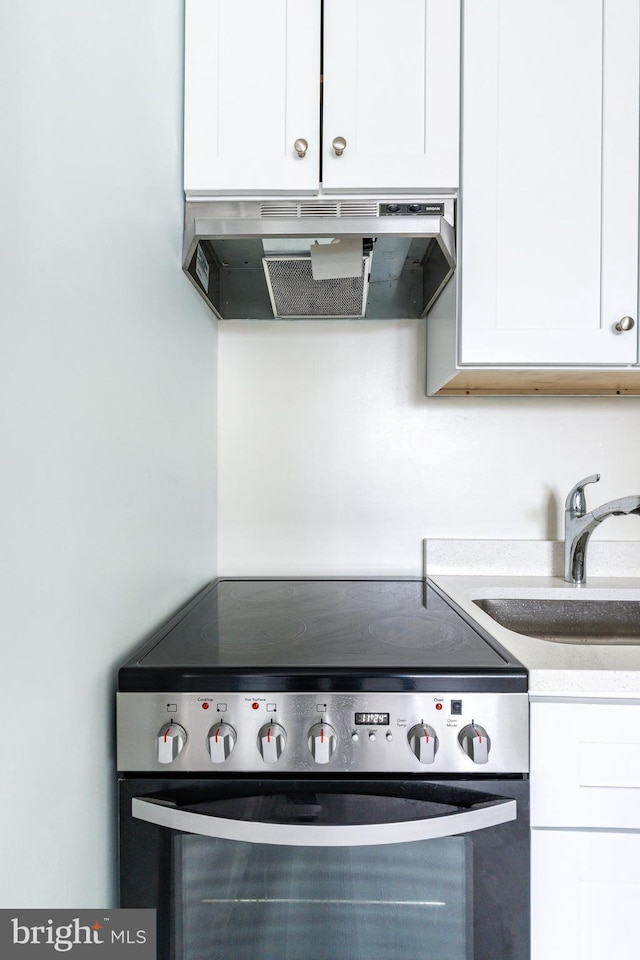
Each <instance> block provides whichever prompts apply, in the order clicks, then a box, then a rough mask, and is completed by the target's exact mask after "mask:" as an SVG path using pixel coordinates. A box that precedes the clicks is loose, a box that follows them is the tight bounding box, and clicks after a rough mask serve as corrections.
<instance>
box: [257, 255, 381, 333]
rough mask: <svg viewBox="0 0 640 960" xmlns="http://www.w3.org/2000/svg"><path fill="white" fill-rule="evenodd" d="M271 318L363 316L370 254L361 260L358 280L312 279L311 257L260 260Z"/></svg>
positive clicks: (365, 306) (356, 278)
mask: <svg viewBox="0 0 640 960" xmlns="http://www.w3.org/2000/svg"><path fill="white" fill-rule="evenodd" d="M262 264H263V266H264V272H265V276H266V278H267V285H268V287H269V297H270V299H271V307H272V309H273V315H274V317H276V318H280V319H283V320H284V319H293V318H302V317H305V318H307V319H311V318H313V317H318V318H320V317H322V318H326V317H344V318H347V319H348V318H354V317H364V315H365V313H366V310H367V294H368V292H369V275H370V272H371V254H367V256H365V257H363V270H362V274H361V276H359V277H347V278H345V279H339V280H314V279H313V276H312V273H311V257H263V258H262Z"/></svg>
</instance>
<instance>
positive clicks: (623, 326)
mask: <svg viewBox="0 0 640 960" xmlns="http://www.w3.org/2000/svg"><path fill="white" fill-rule="evenodd" d="M635 325H636V322H635V320H634V319H633V317H623V318H622V320H618V322H617V323H616V326H615V329H616V330H617V331H618V333H623V332H624V331H625V330H633V328H634V327H635Z"/></svg>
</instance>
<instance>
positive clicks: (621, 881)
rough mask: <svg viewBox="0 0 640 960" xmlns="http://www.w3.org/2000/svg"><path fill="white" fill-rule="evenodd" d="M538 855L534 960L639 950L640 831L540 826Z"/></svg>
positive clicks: (534, 854) (592, 959)
mask: <svg viewBox="0 0 640 960" xmlns="http://www.w3.org/2000/svg"><path fill="white" fill-rule="evenodd" d="M531 858H532V867H531V871H532V872H531V889H532V907H531V910H532V917H531V930H532V935H531V944H532V951H531V957H532V960H543V958H544V960H604V958H607V957H620V958H623V957H624V958H629V957H635V956H637V955H638V954H639V953H640V930H639V929H638V903H639V898H640V833H625V832H623V831H598V830H593V831H587V830H548V829H545V830H537V829H534V830H533V831H532V849H531Z"/></svg>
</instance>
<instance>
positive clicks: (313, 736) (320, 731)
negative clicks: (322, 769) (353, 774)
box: [308, 723, 338, 763]
mask: <svg viewBox="0 0 640 960" xmlns="http://www.w3.org/2000/svg"><path fill="white" fill-rule="evenodd" d="M308 743H309V750H310V751H311V756H312V757H313V759H314V760H315V762H316V763H329V760H331V757H332V756H333V755H334V753H335V752H336V747H337V745H338V736H337V734H336V732H335V730H334V729H333V727H332V726H331V725H330V724H328V723H314V725H313V726H312V727H311V729H310V730H309V740H308Z"/></svg>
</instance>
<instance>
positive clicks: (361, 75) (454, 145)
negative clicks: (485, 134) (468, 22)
mask: <svg viewBox="0 0 640 960" xmlns="http://www.w3.org/2000/svg"><path fill="white" fill-rule="evenodd" d="M323 73H324V82H323V89H324V92H323V131H324V137H323V156H322V181H323V186H324V188H325V189H326V190H337V191H339V190H361V189H365V190H366V189H371V190H385V189H388V190H395V189H410V190H425V189H427V190H432V189H442V190H454V189H456V188H457V186H458V168H459V159H458V153H459V94H460V80H459V75H460V2H459V0H398V2H396V3H389V0H325V4H324V70H323ZM336 137H343V138H344V139H345V140H346V142H347V146H346V149H345V151H344V153H343V154H342V156H339V157H338V156H336V154H335V151H334V150H333V148H332V143H333V140H334V138H336Z"/></svg>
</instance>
